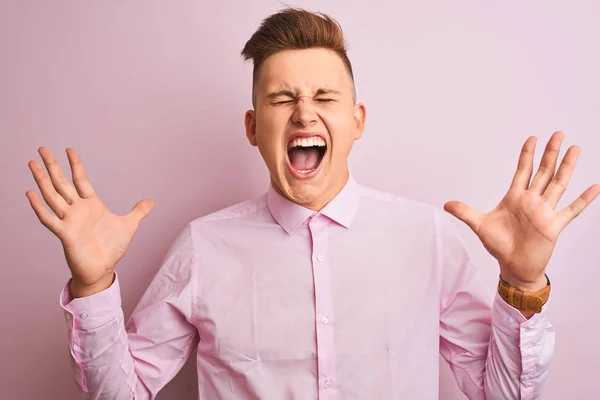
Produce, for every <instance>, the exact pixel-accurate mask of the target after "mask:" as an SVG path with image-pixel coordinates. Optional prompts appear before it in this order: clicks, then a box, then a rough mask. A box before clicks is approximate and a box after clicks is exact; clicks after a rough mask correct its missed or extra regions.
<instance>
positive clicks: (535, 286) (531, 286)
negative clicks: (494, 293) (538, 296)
mask: <svg viewBox="0 0 600 400" xmlns="http://www.w3.org/2000/svg"><path fill="white" fill-rule="evenodd" d="M500 279H501V280H503V281H504V282H505V283H507V284H508V286H511V287H514V288H515V289H517V290H520V291H522V292H529V293H535V292H538V291H540V290H542V289H543V288H545V287H546V286H548V284H549V280H548V277H547V275H546V274H542V275H541V276H540V277H539V278H537V279H534V280H531V281H522V280H520V279H517V278H515V277H514V276H513V275H511V274H509V273H506V272H502V271H501V272H500Z"/></svg>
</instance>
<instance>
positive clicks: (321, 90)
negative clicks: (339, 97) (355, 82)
mask: <svg viewBox="0 0 600 400" xmlns="http://www.w3.org/2000/svg"><path fill="white" fill-rule="evenodd" d="M322 94H341V92H340V91H339V90H335V89H327V88H319V90H317V92H316V93H315V96H319V95H322ZM279 96H287V97H292V98H293V97H295V95H294V93H292V92H291V91H290V90H287V89H284V90H280V91H277V92H272V93H269V94H268V95H267V100H273V99H275V98H277V97H279Z"/></svg>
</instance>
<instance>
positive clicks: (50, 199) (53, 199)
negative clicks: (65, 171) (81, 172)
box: [28, 160, 69, 219]
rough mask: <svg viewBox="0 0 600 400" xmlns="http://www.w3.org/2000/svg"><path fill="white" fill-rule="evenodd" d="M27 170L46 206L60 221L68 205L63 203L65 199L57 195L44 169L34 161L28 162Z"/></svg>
mask: <svg viewBox="0 0 600 400" xmlns="http://www.w3.org/2000/svg"><path fill="white" fill-rule="evenodd" d="M28 165H29V169H30V170H31V173H32V174H33V179H35V183H37V185H38V187H39V188H40V192H42V197H43V198H44V200H45V201H46V204H48V206H49V207H50V209H51V210H52V211H54V214H56V216H58V218H60V219H62V218H63V217H64V216H65V214H66V211H67V208H68V207H69V205H68V204H67V202H66V201H65V199H64V198H63V197H62V196H61V195H59V194H58V192H57V191H56V189H55V188H54V186H53V185H52V182H51V181H50V178H49V177H48V175H47V174H46V172H45V171H44V168H42V166H41V165H40V164H39V163H38V162H37V161H34V160H31V161H29V164H28Z"/></svg>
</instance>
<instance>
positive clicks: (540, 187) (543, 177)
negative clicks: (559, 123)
mask: <svg viewBox="0 0 600 400" xmlns="http://www.w3.org/2000/svg"><path fill="white" fill-rule="evenodd" d="M564 137H565V134H564V133H563V132H561V131H556V132H554V134H553V135H552V137H551V138H550V140H548V143H547V144H546V150H545V151H544V155H543V156H542V161H541V162H540V168H539V169H538V171H537V173H536V174H535V176H534V177H533V181H532V182H531V186H530V187H529V189H531V190H533V191H534V192H535V193H539V194H542V193H543V192H544V190H546V186H548V183H550V181H551V180H552V177H553V176H554V172H555V171H556V162H557V160H558V153H559V152H560V146H561V144H562V142H563V139H564Z"/></svg>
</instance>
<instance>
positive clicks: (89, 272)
mask: <svg viewBox="0 0 600 400" xmlns="http://www.w3.org/2000/svg"><path fill="white" fill-rule="evenodd" d="M38 151H39V153H40V155H41V157H42V160H43V161H44V165H45V166H46V169H47V170H48V173H49V174H50V176H48V175H47V174H46V172H45V171H44V169H43V168H42V166H41V165H40V164H39V163H38V162H36V161H34V160H31V161H29V163H28V165H29V168H30V169H31V172H32V174H33V177H34V179H35V181H36V183H37V185H38V187H39V188H40V191H41V193H42V196H43V198H44V200H45V201H46V204H47V205H48V206H49V207H50V209H51V210H52V211H53V212H54V213H52V212H50V211H49V210H48V209H47V208H46V206H45V205H44V204H43V203H42V201H41V200H40V198H39V197H38V196H37V194H36V193H35V192H34V191H33V190H28V191H27V192H26V193H25V195H26V196H27V198H28V199H29V202H30V204H31V207H32V208H33V211H34V212H35V214H36V215H37V217H38V219H39V220H40V222H41V223H42V224H43V225H44V226H45V227H46V228H48V229H49V230H50V231H51V232H52V233H54V234H55V235H56V236H57V237H58V238H59V239H60V241H61V243H62V245H63V248H64V252H65V257H66V260H67V265H68V266H69V269H70V270H71V275H72V277H73V280H72V282H71V292H72V294H73V296H74V297H82V296H87V295H91V294H93V293H96V292H99V291H101V290H103V289H105V288H107V287H108V286H110V284H111V283H112V280H113V271H114V268H115V265H116V264H117V262H118V261H119V260H120V259H121V258H122V257H123V255H125V252H126V251H127V248H128V247H129V244H130V243H131V240H132V239H133V236H134V234H135V232H136V230H137V228H138V226H139V224H140V222H141V221H142V219H143V218H144V217H145V216H146V215H148V213H149V212H150V210H151V209H152V208H153V207H154V201H152V200H149V199H146V200H141V201H139V202H138V203H137V204H136V205H135V206H134V207H133V209H132V210H131V211H130V212H129V213H128V214H127V215H124V216H119V215H115V214H113V213H111V212H110V210H109V209H108V208H107V207H106V206H105V205H104V203H103V202H102V200H100V198H99V197H98V196H97V195H96V192H95V191H94V188H93V187H92V184H91V183H90V181H89V180H88V178H87V176H86V173H85V169H84V167H83V164H82V163H81V159H80V158H79V156H78V155H77V153H76V152H75V150H73V149H71V148H68V149H66V152H67V157H68V159H69V164H70V166H71V172H72V177H73V184H74V186H73V185H71V183H70V182H69V181H68V180H67V178H66V177H65V174H64V173H63V171H62V169H61V168H60V165H59V164H58V163H57V162H56V158H55V157H54V155H53V154H52V153H51V152H50V150H49V149H48V148H46V147H44V146H42V147H40V148H39V149H38Z"/></svg>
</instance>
